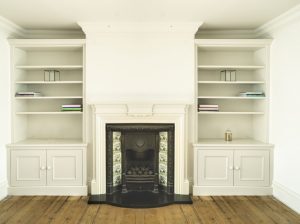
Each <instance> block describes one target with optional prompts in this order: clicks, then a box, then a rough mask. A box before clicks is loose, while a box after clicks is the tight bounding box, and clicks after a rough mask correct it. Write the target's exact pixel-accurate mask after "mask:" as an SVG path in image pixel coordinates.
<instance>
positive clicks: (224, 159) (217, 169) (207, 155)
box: [197, 150, 233, 186]
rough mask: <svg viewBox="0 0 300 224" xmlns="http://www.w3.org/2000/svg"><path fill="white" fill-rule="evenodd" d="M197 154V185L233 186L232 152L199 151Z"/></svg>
mask: <svg viewBox="0 0 300 224" xmlns="http://www.w3.org/2000/svg"><path fill="white" fill-rule="evenodd" d="M197 154H198V155H197V156H198V166H197V167H198V170H197V172H198V184H199V185H204V186H208V185H210V186H221V185H222V186H232V185H233V151H232V150H199V151H198V153H197Z"/></svg>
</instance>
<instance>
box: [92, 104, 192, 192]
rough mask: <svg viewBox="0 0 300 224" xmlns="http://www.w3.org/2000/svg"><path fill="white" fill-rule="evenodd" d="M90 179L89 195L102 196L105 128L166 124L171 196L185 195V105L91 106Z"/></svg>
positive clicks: (104, 175)
mask: <svg viewBox="0 0 300 224" xmlns="http://www.w3.org/2000/svg"><path fill="white" fill-rule="evenodd" d="M91 107H92V111H93V179H92V182H91V193H92V194H105V193H106V124H108V123H110V124H111V123H168V124H174V125H175V139H174V141H175V142H174V144H175V163H174V164H175V167H174V169H175V170H174V171H175V172H174V174H175V175H174V193H175V194H183V195H187V194H189V181H188V179H187V150H188V144H187V134H188V133H187V130H188V129H187V114H188V105H186V104H92V105H91Z"/></svg>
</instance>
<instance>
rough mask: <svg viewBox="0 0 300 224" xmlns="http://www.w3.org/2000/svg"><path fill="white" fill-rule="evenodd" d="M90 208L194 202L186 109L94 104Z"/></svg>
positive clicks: (154, 105)
mask: <svg viewBox="0 0 300 224" xmlns="http://www.w3.org/2000/svg"><path fill="white" fill-rule="evenodd" d="M92 109H93V119H92V123H93V142H92V146H93V151H92V156H93V176H92V179H91V196H90V197H89V201H88V202H89V203H90V204H98V203H100V204H101V203H106V204H111V205H116V206H122V207H137V208H145V207H158V206H163V205H168V204H172V203H191V202H192V201H191V199H190V197H189V180H188V178H187V165H188V164H187V151H188V144H187V136H188V133H187V127H186V125H187V111H188V105H184V104H175V105H174V104H95V105H92Z"/></svg>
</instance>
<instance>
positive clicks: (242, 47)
mask: <svg viewBox="0 0 300 224" xmlns="http://www.w3.org/2000/svg"><path fill="white" fill-rule="evenodd" d="M269 44H270V41H269V40H212V39H209V40H207V39H198V40H196V48H197V65H196V67H197V77H196V105H197V106H196V108H197V109H196V110H197V111H196V114H197V115H196V117H197V124H198V125H197V128H196V129H197V130H196V133H197V134H196V139H197V142H201V139H207V138H212V139H218V138H219V139H224V132H225V131H226V130H227V129H230V130H231V131H232V133H233V139H255V140H259V141H262V142H267V133H268V130H267V126H268V124H267V121H268V101H269V99H268V97H269V95H268V93H269V87H268V86H269V53H268V52H269ZM224 70H234V71H235V79H234V80H231V81H225V80H223V79H222V77H221V71H224ZM242 92H263V93H264V94H265V95H264V96H241V95H240V93H242ZM200 104H201V105H218V106H219V111H198V105H200Z"/></svg>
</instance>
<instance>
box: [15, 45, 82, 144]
mask: <svg viewBox="0 0 300 224" xmlns="http://www.w3.org/2000/svg"><path fill="white" fill-rule="evenodd" d="M10 42H11V46H12V50H11V52H12V102H13V110H12V111H13V117H12V119H13V142H19V141H22V140H24V139H25V140H26V139H49V138H50V139H51V138H53V139H59V138H68V139H82V140H84V126H85V125H84V124H85V121H84V117H85V96H84V80H85V78H84V75H85V74H84V46H85V43H84V40H11V41H10ZM45 70H56V71H59V74H60V75H59V77H58V78H59V79H56V80H54V81H49V80H47V79H45V75H44V71H45ZM56 78H57V77H56ZM20 91H21V92H22V91H23V92H39V93H40V95H37V96H17V95H16V93H17V92H20ZM64 104H69V105H70V104H80V105H82V111H61V107H62V105H64ZM74 115H76V116H74Z"/></svg>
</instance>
